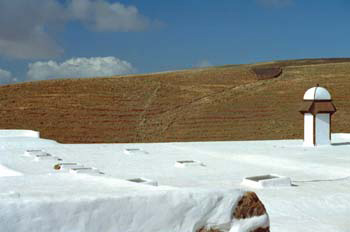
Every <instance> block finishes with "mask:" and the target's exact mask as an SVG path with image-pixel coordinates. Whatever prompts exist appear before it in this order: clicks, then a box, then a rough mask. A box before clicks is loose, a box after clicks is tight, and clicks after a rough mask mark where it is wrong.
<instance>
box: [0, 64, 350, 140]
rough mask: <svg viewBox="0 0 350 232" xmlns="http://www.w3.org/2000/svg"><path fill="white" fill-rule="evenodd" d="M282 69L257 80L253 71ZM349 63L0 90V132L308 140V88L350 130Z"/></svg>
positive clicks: (337, 124) (338, 127) (339, 128)
mask: <svg viewBox="0 0 350 232" xmlns="http://www.w3.org/2000/svg"><path fill="white" fill-rule="evenodd" d="M257 67H259V68H276V67H277V68H283V73H282V74H281V75H280V76H278V77H277V78H274V79H269V80H258V79H257V78H256V76H255V74H254V73H253V72H252V70H253V69H254V68H257ZM349 75H350V59H347V58H337V59H305V60H295V61H275V62H265V63H257V64H251V65H233V66H230V65H227V66H221V67H211V68H204V69H193V70H184V71H177V72H166V73H157V74H146V75H139V76H137V75H135V76H119V77H111V78H88V79H64V80H52V81H39V82H29V83H21V84H14V85H8V86H2V87H0V127H1V128H4V129H7V128H8V129H13V128H16V129H32V130H38V131H40V132H41V135H42V137H45V138H50V139H54V140H58V141H59V142H63V143H116V142H123V143H127V142H167V141H214V140H215V141H218V140H249V139H284V138H302V129H303V121H302V120H303V118H302V116H301V115H300V114H299V113H298V108H299V106H300V104H301V102H302V96H303V94H304V92H305V90H306V89H308V88H310V87H312V86H315V85H316V84H320V85H321V86H325V87H326V88H327V89H329V90H330V92H331V94H332V97H333V99H334V104H335V105H336V107H337V109H338V112H337V113H336V114H335V115H334V120H333V122H332V128H333V130H334V131H335V132H345V131H349V129H350V122H348V121H349V120H346V118H347V115H349V114H348V113H350V112H348V111H350V110H349V104H350V103H349V102H350V101H349V100H350V91H349V89H350V79H349V78H347V77H348V76H349Z"/></svg>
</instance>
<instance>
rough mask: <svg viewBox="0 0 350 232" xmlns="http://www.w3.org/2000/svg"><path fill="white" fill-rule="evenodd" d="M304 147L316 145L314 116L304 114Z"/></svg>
mask: <svg viewBox="0 0 350 232" xmlns="http://www.w3.org/2000/svg"><path fill="white" fill-rule="evenodd" d="M304 145H305V146H313V145H314V116H313V115H312V114H310V113H306V114H304Z"/></svg>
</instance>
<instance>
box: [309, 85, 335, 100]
mask: <svg viewBox="0 0 350 232" xmlns="http://www.w3.org/2000/svg"><path fill="white" fill-rule="evenodd" d="M304 100H311V101H317V100H323V101H324V100H329V101H330V100H332V97H331V94H330V93H329V92H328V90H327V89H325V88H323V87H320V86H316V87H312V88H311V89H308V90H307V91H306V92H305V94H304Z"/></svg>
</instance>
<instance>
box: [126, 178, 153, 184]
mask: <svg viewBox="0 0 350 232" xmlns="http://www.w3.org/2000/svg"><path fill="white" fill-rule="evenodd" d="M128 181H131V182H135V183H139V184H147V185H152V186H158V182H157V181H154V180H150V179H146V178H142V177H139V178H134V179H129V180H128Z"/></svg>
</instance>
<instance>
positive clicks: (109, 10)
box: [0, 0, 350, 84]
mask: <svg viewBox="0 0 350 232" xmlns="http://www.w3.org/2000/svg"><path fill="white" fill-rule="evenodd" d="M349 12H350V1H348V0H333V1H329V0H308V1H305V0H174V1H166V0H129V1H127V0H11V1H10V0H0V84H8V83H14V82H22V81H31V80H45V79H53V78H64V77H91V76H110V75H118V74H128V73H145V72H158V71H165V70H175V69H183V68H191V67H196V66H208V65H223V64H236V63H251V62H257V61H266V60H275V59H297V58H316V57H350V43H349V41H350V33H349V31H350V27H349V26H348V25H349V24H348V22H350V14H349Z"/></svg>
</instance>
